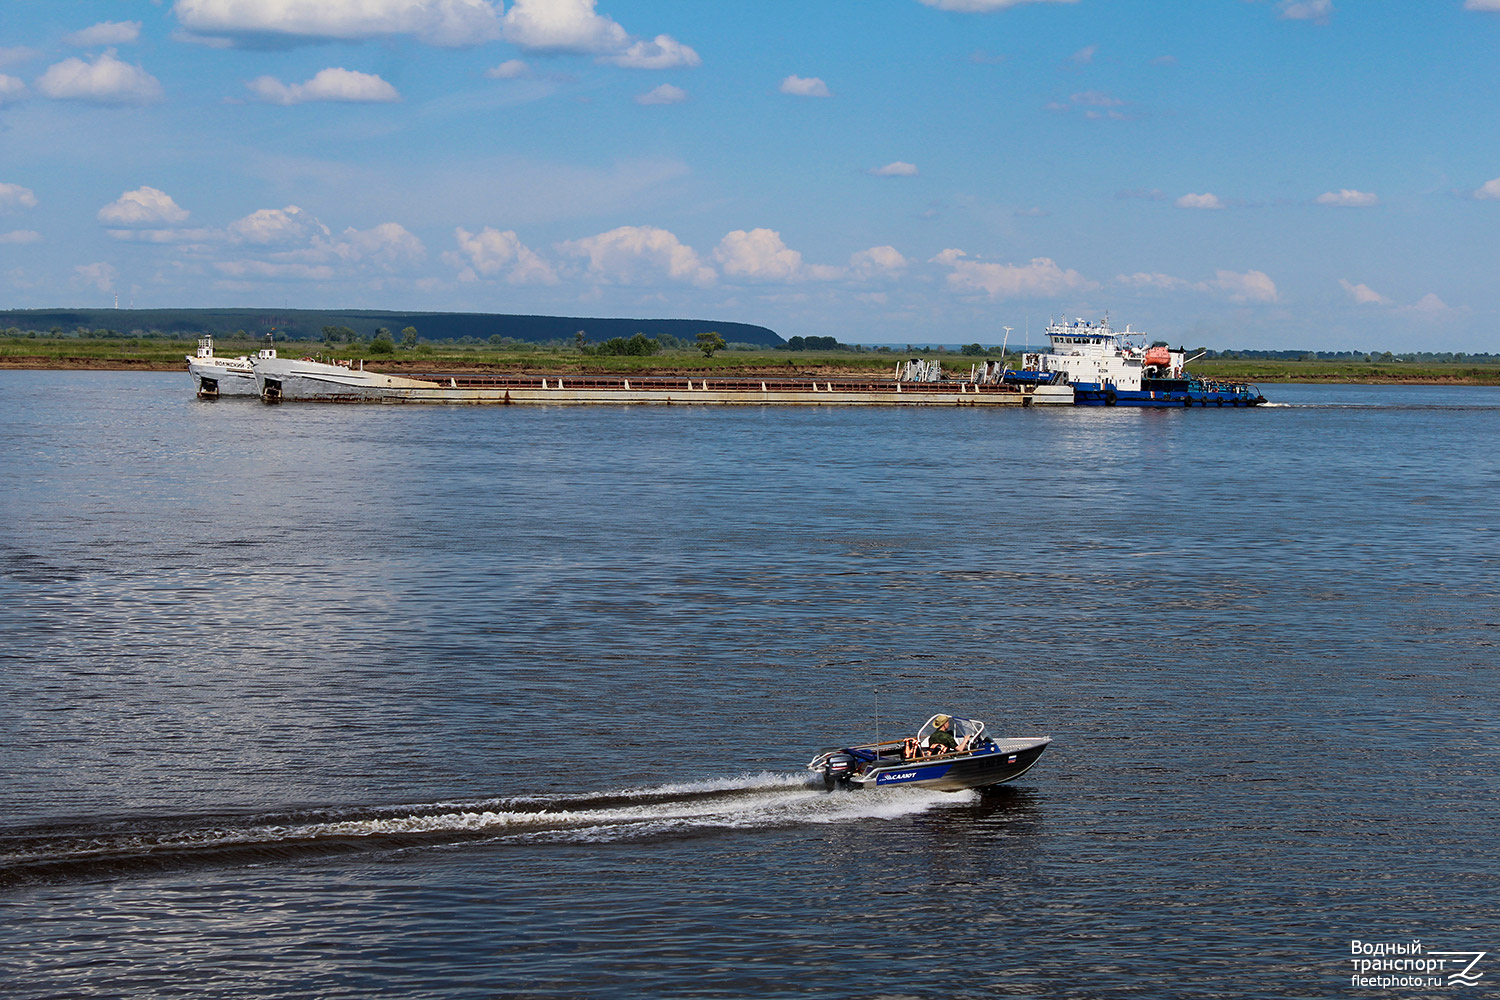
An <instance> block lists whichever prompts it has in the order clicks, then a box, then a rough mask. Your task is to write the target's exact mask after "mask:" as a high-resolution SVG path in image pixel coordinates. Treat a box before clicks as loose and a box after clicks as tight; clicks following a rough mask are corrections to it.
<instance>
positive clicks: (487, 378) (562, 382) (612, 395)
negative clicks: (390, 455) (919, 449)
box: [255, 358, 1073, 406]
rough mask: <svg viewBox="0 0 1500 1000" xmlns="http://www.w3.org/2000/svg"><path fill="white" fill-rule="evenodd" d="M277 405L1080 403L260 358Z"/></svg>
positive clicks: (887, 387)
mask: <svg viewBox="0 0 1500 1000" xmlns="http://www.w3.org/2000/svg"><path fill="white" fill-rule="evenodd" d="M255 380H256V384H257V386H258V387H259V389H260V396H261V398H262V399H263V400H265V401H266V402H270V403H279V402H302V401H307V402H329V403H452V404H502V405H503V404H510V403H540V404H569V403H656V404H689V405H703V404H720V405H741V406H743V405H761V406H785V405H812V406H858V405H866V406H869V405H874V406H1007V405H1009V406H1031V405H1044V404H1057V405H1063V406H1071V405H1072V404H1073V390H1072V388H1071V387H1070V386H1066V385H1047V386H1015V385H1004V384H997V385H976V384H975V383H973V382H963V381H940V382H909V381H898V380H895V379H889V378H885V379H882V378H849V377H844V378H838V377H833V378H827V377H821V376H810V377H801V378H786V377H767V378H759V377H754V376H752V377H743V376H740V377H713V376H708V377H699V376H696V375H644V376H634V375H576V376H570V375H564V376H560V377H559V376H556V375H432V376H427V377H425V378H409V377H406V376H400V375H386V374H383V373H380V372H372V371H365V370H364V369H363V366H361V367H359V368H356V367H354V366H353V365H348V364H328V363H326V362H321V361H312V360H309V359H300V360H299V359H293V358H276V359H265V360H261V359H256V360H255Z"/></svg>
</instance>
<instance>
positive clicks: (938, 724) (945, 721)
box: [927, 715, 969, 753]
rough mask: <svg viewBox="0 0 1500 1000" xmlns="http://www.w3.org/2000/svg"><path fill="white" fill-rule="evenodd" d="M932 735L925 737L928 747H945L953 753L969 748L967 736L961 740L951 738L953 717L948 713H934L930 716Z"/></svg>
mask: <svg viewBox="0 0 1500 1000" xmlns="http://www.w3.org/2000/svg"><path fill="white" fill-rule="evenodd" d="M932 725H933V730H932V735H931V736H928V737H927V745H928V746H930V747H934V746H941V747H946V748H947V749H949V750H952V751H954V752H955V753H963V752H964V751H965V750H967V749H969V737H968V736H965V737H964V738H963V739H962V740H955V739H954V738H953V717H952V716H949V715H935V716H933V717H932Z"/></svg>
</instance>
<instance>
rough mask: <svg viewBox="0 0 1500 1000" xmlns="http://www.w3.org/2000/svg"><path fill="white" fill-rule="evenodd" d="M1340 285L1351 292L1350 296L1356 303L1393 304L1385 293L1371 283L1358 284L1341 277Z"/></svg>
mask: <svg viewBox="0 0 1500 1000" xmlns="http://www.w3.org/2000/svg"><path fill="white" fill-rule="evenodd" d="M1339 285H1340V287H1342V288H1343V289H1344V291H1345V292H1347V293H1349V297H1350V298H1351V299H1353V300H1354V303H1355V304H1356V305H1361V306H1388V305H1390V304H1391V300H1390V299H1388V298H1386V297H1385V296H1384V295H1381V294H1380V293H1379V292H1377V291H1375V289H1373V288H1371V287H1370V286H1369V285H1365V284H1359V285H1356V284H1354V283H1353V282H1351V281H1346V280H1344V279H1343V278H1340V279H1339Z"/></svg>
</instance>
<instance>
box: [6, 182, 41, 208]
mask: <svg viewBox="0 0 1500 1000" xmlns="http://www.w3.org/2000/svg"><path fill="white" fill-rule="evenodd" d="M18 208H36V192H35V191H33V190H31V188H29V187H22V186H21V185H19V184H4V183H0V212H14V211H15V210H16V209H18Z"/></svg>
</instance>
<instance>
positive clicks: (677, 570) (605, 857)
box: [0, 372, 1500, 998]
mask: <svg viewBox="0 0 1500 1000" xmlns="http://www.w3.org/2000/svg"><path fill="white" fill-rule="evenodd" d="M1265 388H1266V394H1267V395H1268V396H1269V397H1271V398H1272V399H1274V400H1276V401H1277V402H1278V403H1282V404H1287V405H1278V406H1273V407H1267V408H1264V409H1259V410H1254V411H1245V410H1212V411H1203V410H1192V411H1182V410H1170V411H1161V412H1138V411H1125V410H1110V411H1102V410H1090V411H1084V410H1064V411H1048V410H1045V409H1025V410H1021V409H1017V410H1015V411H1011V412H995V411H985V410H971V409H964V410H927V411H911V410H894V409H890V410H878V409H876V410H856V409H837V408H807V409H796V408H787V409H733V408H726V409H709V408H703V409H693V408H686V407H671V408H634V409H632V408H614V407H599V408H576V409H569V408H534V409H533V408H526V407H506V408H476V409H469V408H451V409H450V408H404V407H378V406H372V407H334V406H322V407H320V406H295V405H286V406H281V407H265V406H262V405H261V404H259V403H257V402H253V401H231V400H224V401H220V402H217V403H205V402H199V401H196V400H194V399H192V397H191V389H190V386H189V382H188V379H187V376H186V375H141V374H113V373H110V374H85V373H50V372H49V373H28V372H0V462H3V468H4V469H5V474H4V476H3V477H0V511H3V515H4V516H3V518H0V628H3V636H4V642H3V644H0V733H3V734H4V737H3V741H0V802H3V804H4V807H5V811H4V815H3V817H0V982H3V984H4V987H3V991H4V993H5V995H6V996H8V997H28V998H40V997H53V996H100V997H103V996H131V995H139V996H161V997H173V996H183V997H244V996H254V997H301V996H320V997H428V996H437V997H445V998H447V997H464V998H468V997H492V996H493V997H500V996H517V995H524V996H538V997H574V996H638V995H644V996H663V997H740V996H752V995H753V996H757V997H803V996H827V997H845V996H871V997H873V996H882V997H928V996H943V997H950V996H954V995H956V994H957V993H960V992H962V993H972V994H975V995H1011V994H1015V995H1079V996H1094V997H1113V996H1147V997H1154V996H1171V995H1194V996H1223V997H1242V996H1246V997H1248V996H1288V997H1302V996H1342V995H1346V994H1354V995H1361V994H1364V995H1389V996H1418V995H1428V994H1427V993H1426V992H1424V991H1423V990H1418V989H1396V990H1391V991H1386V992H1384V993H1382V991H1379V990H1371V989H1356V988H1353V987H1351V985H1350V980H1349V975H1350V973H1351V971H1352V970H1351V966H1350V962H1349V957H1350V940H1351V939H1361V940H1364V941H1406V942H1409V941H1410V940H1411V939H1412V938H1414V937H1415V938H1421V939H1422V941H1423V943H1424V945H1425V946H1426V947H1427V948H1428V949H1429V950H1432V949H1439V948H1446V949H1452V950H1490V951H1492V952H1500V917H1497V913H1500V881H1497V876H1500V862H1497V861H1496V852H1495V847H1496V830H1497V819H1500V816H1497V809H1496V793H1497V791H1500V781H1497V778H1496V774H1497V770H1500V751H1497V746H1500V721H1497V712H1496V707H1497V693H1500V684H1497V679H1496V675H1495V666H1494V665H1495V660H1496V652H1497V642H1500V537H1497V535H1500V521H1497V518H1496V516H1495V510H1496V502H1495V499H1494V498H1495V497H1496V496H1497V495H1500V447H1497V445H1500V390H1495V389H1487V388H1403V387H1300V386H1299V387H1291V386H1268V387H1265ZM877 688H878V693H877ZM939 709H949V710H953V711H957V712H959V713H960V714H965V715H973V716H976V717H979V718H983V719H986V720H988V722H989V724H990V727H991V730H992V731H994V732H996V733H999V734H1007V735H1029V734H1036V733H1050V734H1051V735H1052V736H1053V737H1054V739H1055V740H1056V742H1055V743H1054V745H1053V746H1052V748H1051V749H1049V751H1048V752H1047V754H1046V755H1044V756H1043V758H1042V760H1041V762H1040V763H1039V764H1038V765H1037V767H1036V768H1035V769H1034V770H1033V771H1032V772H1031V773H1029V774H1028V775H1026V776H1025V777H1024V778H1022V779H1021V780H1020V781H1019V782H1017V783H1016V785H1015V786H1013V787H1011V788H1008V789H1006V790H1005V791H1003V792H1002V793H1000V794H994V795H985V796H981V795H974V794H958V795H945V794H941V793H922V792H919V791H912V790H899V789H898V790H889V791H882V792H878V793H877V792H870V793H859V794H853V793H851V794H846V795H826V794H824V793H822V792H821V791H820V790H817V789H814V788H812V787H809V786H808V785H807V784H806V783H805V781H804V780H803V776H802V774H801V772H800V768H801V765H802V764H803V763H804V762H805V761H806V760H807V759H808V758H809V757H811V756H812V755H813V753H814V752H815V751H816V750H817V749H818V748H819V747H821V746H824V745H827V744H829V743H834V742H840V741H847V740H853V739H859V738H864V737H867V736H869V735H873V730H874V727H875V725H876V715H877V712H878V715H879V724H880V726H881V728H882V732H883V734H884V735H887V736H890V735H895V734H897V732H898V730H901V729H904V728H908V727H911V726H914V725H915V724H917V723H919V722H920V721H921V720H922V719H925V718H926V717H927V716H928V715H929V714H931V713H932V712H934V711H937V710H939ZM1494 962H1495V960H1494V957H1493V955H1492V956H1491V957H1490V958H1487V959H1485V963H1489V964H1490V965H1491V966H1493V968H1491V969H1489V970H1488V971H1489V975H1488V976H1486V977H1485V980H1484V981H1483V982H1487V981H1489V980H1490V979H1497V980H1500V965H1495V964H1494ZM1475 971H1486V967H1485V965H1484V964H1481V965H1480V966H1479V967H1478V969H1476V970H1475ZM1491 985H1492V986H1493V984H1491ZM1437 992H1446V991H1444V990H1439V991H1437ZM1479 992H1482V990H1481V991H1479Z"/></svg>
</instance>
